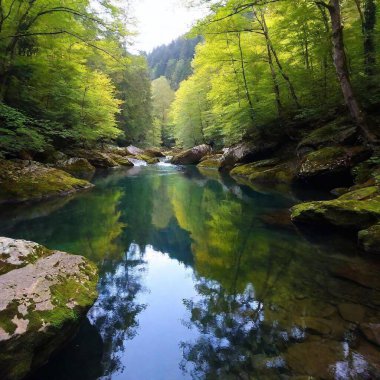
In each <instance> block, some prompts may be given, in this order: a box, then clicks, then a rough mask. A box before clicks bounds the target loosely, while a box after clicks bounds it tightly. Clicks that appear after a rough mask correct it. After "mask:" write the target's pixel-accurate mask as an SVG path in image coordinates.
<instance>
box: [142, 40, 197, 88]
mask: <svg viewBox="0 0 380 380" xmlns="http://www.w3.org/2000/svg"><path fill="white" fill-rule="evenodd" d="M200 40H201V38H200V37H197V38H193V39H186V38H185V37H180V38H178V39H176V40H174V41H173V42H171V43H170V44H169V45H162V46H159V47H157V48H155V49H154V50H153V51H152V52H151V53H150V54H149V55H148V63H149V67H150V69H151V72H152V79H157V78H159V77H161V76H165V77H166V78H167V79H168V80H169V81H170V84H171V86H172V88H173V89H174V90H177V89H178V87H179V84H180V83H181V82H182V81H183V80H184V79H187V78H188V77H189V76H190V75H191V73H192V69H191V61H192V60H193V58H194V54H195V47H196V46H197V44H198V43H199V42H200Z"/></svg>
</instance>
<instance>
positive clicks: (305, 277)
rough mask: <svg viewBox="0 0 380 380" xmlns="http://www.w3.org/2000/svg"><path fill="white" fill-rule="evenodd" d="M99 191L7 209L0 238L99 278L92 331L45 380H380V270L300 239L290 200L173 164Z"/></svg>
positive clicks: (352, 254)
mask: <svg viewBox="0 0 380 380" xmlns="http://www.w3.org/2000/svg"><path fill="white" fill-rule="evenodd" d="M96 183H97V187H96V188H95V189H94V190H92V191H91V192H88V193H84V194H81V195H78V196H75V197H72V198H69V199H66V200H65V201H62V200H59V201H56V202H51V203H46V204H40V205H35V206H33V207H31V206H28V207H27V208H23V207H19V208H17V209H3V210H0V212H1V213H2V215H6V216H7V220H5V218H3V219H2V220H1V221H0V234H2V235H6V236H11V237H17V238H26V239H30V240H34V241H37V242H40V243H42V244H45V245H47V246H49V247H51V248H56V249H62V250H66V251H69V252H73V253H77V254H82V255H85V256H87V257H89V258H91V259H92V260H94V261H96V262H97V263H98V264H99V267H100V272H101V280H100V283H99V299H98V301H97V303H96V304H95V305H94V307H93V308H92V309H91V311H90V313H89V315H88V321H87V323H85V324H84V325H83V327H82V329H81V331H80V333H79V335H78V337H77V338H76V339H75V340H74V341H73V342H72V344H71V345H70V347H68V348H67V349H66V350H65V351H63V352H62V353H61V354H60V355H58V356H57V357H56V358H54V359H53V360H52V361H51V363H50V364H49V365H48V366H46V367H45V368H44V369H43V370H42V371H41V372H40V373H39V374H37V375H36V376H37V377H36V379H57V380H58V379H59V380H63V379H68V378H70V379H73V380H76V379H81V380H83V379H97V378H105V379H128V380H132V379H133V380H134V379H139V380H144V379H147V380H148V379H149V380H150V379H155V380H160V379H163V380H168V379H176V380H177V379H190V378H193V379H261V378H263V379H272V378H273V379H278V378H282V377H283V376H285V377H286V376H289V377H292V376H314V377H316V378H326V379H349V378H353V379H372V378H378V377H379V376H380V359H379V357H380V353H379V348H378V346H376V344H374V339H372V341H371V339H370V336H371V335H370V333H371V332H368V331H369V330H368V328H376V327H373V326H378V323H379V320H380V313H379V307H380V276H379V263H378V262H377V261H375V260H370V259H368V258H366V259H364V258H363V257H361V256H360V255H358V253H357V252H356V250H355V248H354V245H353V244H351V242H350V241H347V239H343V240H342V239H339V238H338V239H335V237H333V236H328V237H327V236H326V235H319V234H318V233H317V231H313V235H312V239H310V238H309V237H308V238H305V237H304V236H302V235H300V234H299V233H298V232H297V231H296V230H295V229H294V228H293V227H292V226H291V224H290V223H289V215H288V212H287V211H286V210H287V209H288V208H289V207H290V206H291V204H292V202H293V198H292V196H289V195H288V194H285V195H284V196H282V195H281V194H279V193H271V192H270V191H268V190H266V191H261V192H260V193H258V192H255V191H254V190H252V189H250V188H249V187H246V186H239V185H237V184H236V183H235V182H234V181H233V180H232V179H231V178H229V177H224V176H220V174H218V173H217V172H216V171H203V172H202V173H200V172H199V171H197V170H196V169H191V168H189V169H184V168H176V167H172V166H163V165H161V166H155V167H139V168H135V169H132V170H129V171H128V170H116V171H113V172H111V173H101V174H100V175H99V176H98V178H97V180H96ZM44 205H45V206H44ZM9 221H11V222H9ZM368 323H369V324H370V327H368V325H366V324H368ZM376 331H378V330H376ZM365 335H367V338H365ZM377 344H379V342H377ZM90 346H91V347H90ZM81 363H86V365H85V366H84V365H81ZM89 368H91V370H90V369H89Z"/></svg>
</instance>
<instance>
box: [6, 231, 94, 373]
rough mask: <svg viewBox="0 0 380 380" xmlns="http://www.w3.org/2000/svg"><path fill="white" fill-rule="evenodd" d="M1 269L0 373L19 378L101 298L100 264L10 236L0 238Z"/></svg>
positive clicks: (63, 339)
mask: <svg viewBox="0 0 380 380" xmlns="http://www.w3.org/2000/svg"><path fill="white" fill-rule="evenodd" d="M0 268H1V272H0V293H1V298H0V378H1V379H4V380H17V379H22V378H24V377H25V376H26V375H27V374H29V373H30V372H31V371H33V370H35V369H36V368H38V367H40V366H41V365H43V364H44V363H45V362H46V361H47V360H48V359H49V357H50V355H51V354H52V353H54V352H55V351H56V350H58V349H59V348H61V347H62V345H63V344H65V343H66V342H67V341H68V340H69V339H70V338H71V337H72V336H73V334H74V333H75V331H76V329H77V327H78V325H79V322H80V321H81V318H82V317H84V316H85V315H86V313H87V311H88V309H89V308H90V307H91V306H92V305H93V303H94V301H95V299H96V297H97V292H96V284H97V268H96V266H95V265H93V264H91V263H90V262H89V261H87V260H86V259H85V258H83V257H81V256H74V255H69V254H67V253H64V252H59V251H51V250H48V249H47V248H45V247H42V246H40V245H39V244H36V243H33V242H28V241H23V240H13V239H8V238H0Z"/></svg>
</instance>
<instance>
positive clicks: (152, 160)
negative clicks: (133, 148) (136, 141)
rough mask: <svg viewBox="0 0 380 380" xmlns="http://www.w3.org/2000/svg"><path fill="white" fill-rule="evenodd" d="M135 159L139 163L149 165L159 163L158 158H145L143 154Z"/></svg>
mask: <svg viewBox="0 0 380 380" xmlns="http://www.w3.org/2000/svg"><path fill="white" fill-rule="evenodd" d="M135 158H136V159H138V160H141V161H145V162H146V163H148V164H149V165H153V164H158V163H159V162H160V160H159V159H158V158H156V157H150V156H146V155H145V154H139V155H137V156H135Z"/></svg>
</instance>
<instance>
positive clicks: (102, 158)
mask: <svg viewBox="0 0 380 380" xmlns="http://www.w3.org/2000/svg"><path fill="white" fill-rule="evenodd" d="M68 154H69V155H70V157H79V158H85V159H87V160H88V161H89V162H90V164H91V165H92V166H94V167H96V168H101V169H106V168H114V167H116V166H119V165H118V163H117V162H116V161H115V160H113V159H112V158H111V157H110V155H109V154H108V153H104V152H101V151H99V150H94V149H93V150H87V149H75V150H72V151H69V152H68Z"/></svg>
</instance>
